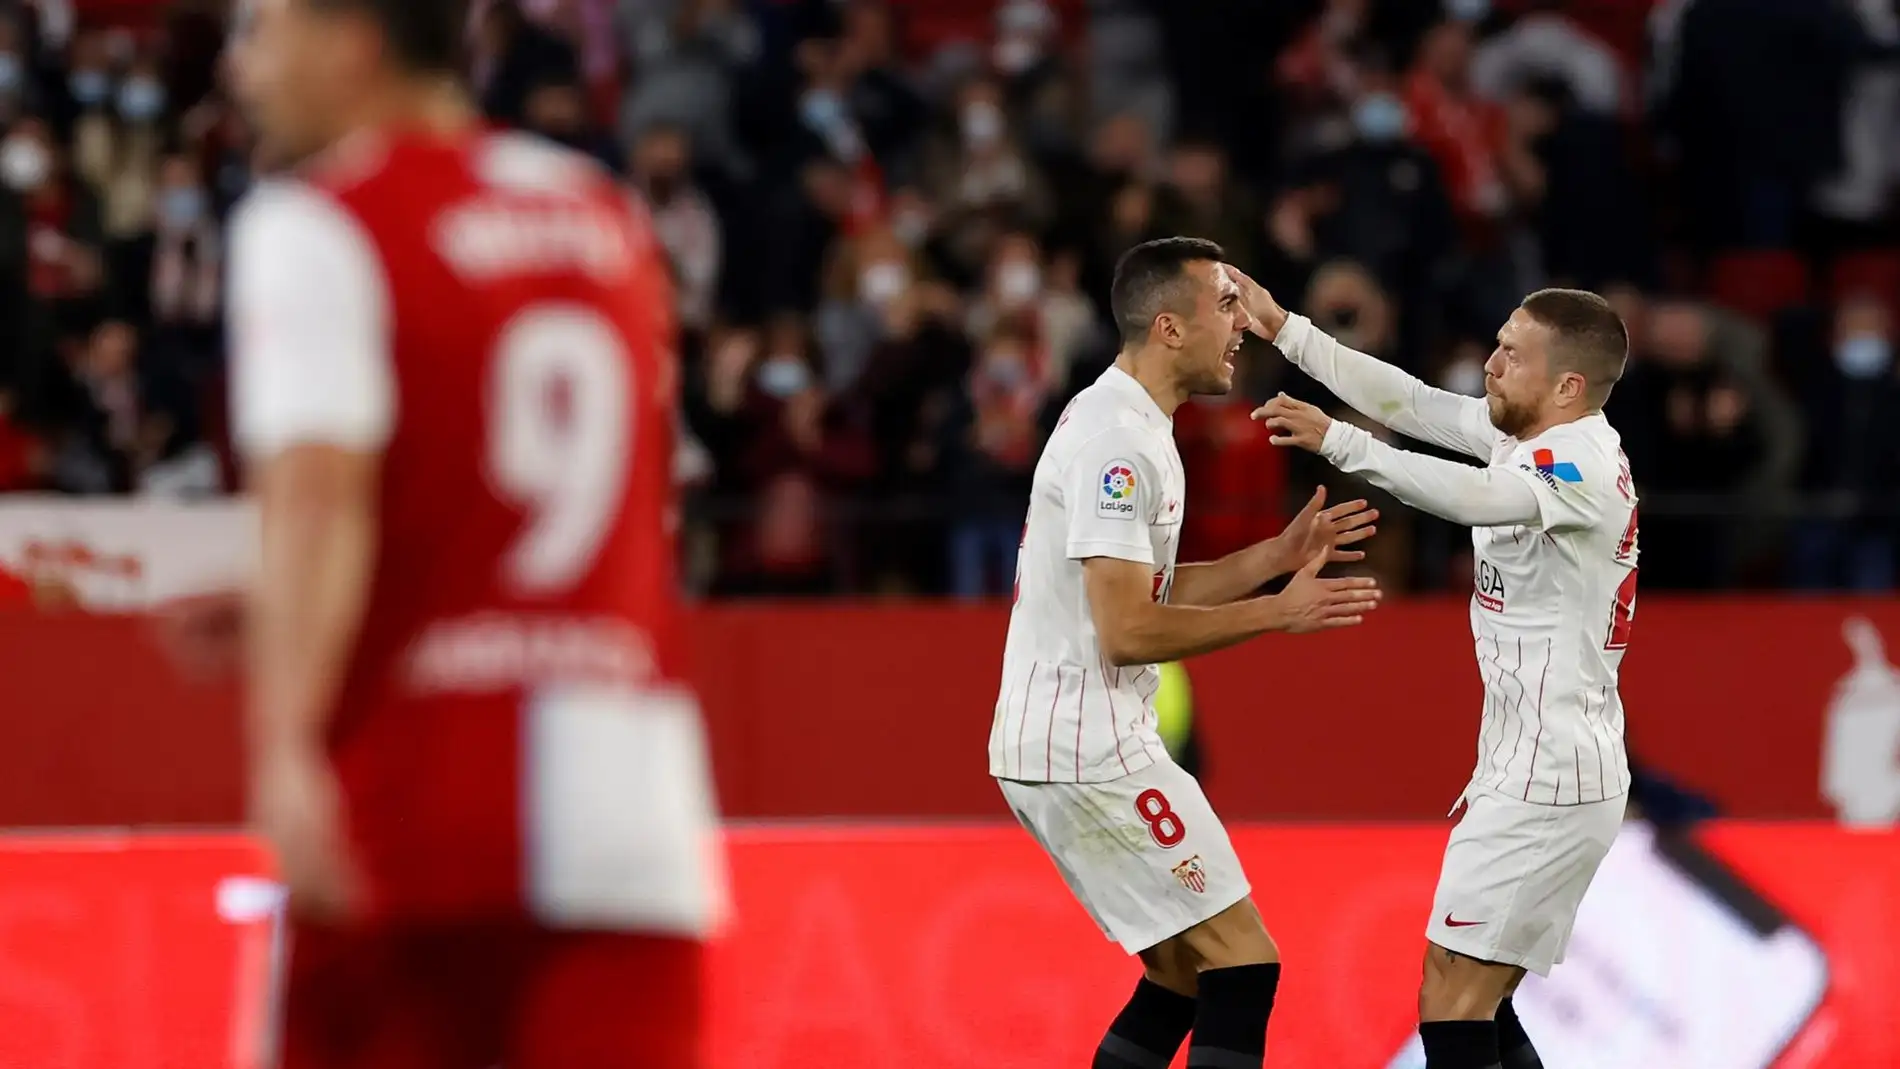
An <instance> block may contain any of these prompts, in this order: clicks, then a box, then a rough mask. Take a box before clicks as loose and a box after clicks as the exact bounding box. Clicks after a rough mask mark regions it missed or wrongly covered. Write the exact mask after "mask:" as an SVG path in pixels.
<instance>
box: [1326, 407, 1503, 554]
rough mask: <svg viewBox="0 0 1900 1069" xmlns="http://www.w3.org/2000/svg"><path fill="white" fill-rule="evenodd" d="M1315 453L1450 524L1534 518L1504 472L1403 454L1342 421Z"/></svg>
mask: <svg viewBox="0 0 1900 1069" xmlns="http://www.w3.org/2000/svg"><path fill="white" fill-rule="evenodd" d="M1320 455H1321V456H1322V457H1324V458H1325V459H1326V460H1327V461H1328V462H1330V463H1331V464H1332V465H1333V466H1334V467H1336V468H1338V469H1339V470H1340V471H1343V472H1345V473H1346V474H1348V475H1363V476H1365V478H1366V480H1367V481H1368V482H1370V483H1372V485H1374V486H1376V487H1378V488H1379V489H1381V490H1384V491H1386V492H1388V493H1390V494H1391V495H1392V496H1394V497H1396V498H1398V499H1399V500H1400V501H1403V502H1405V503H1406V504H1408V505H1410V506H1412V507H1413V508H1417V509H1423V510H1425V511H1426V512H1429V513H1431V514H1432V515H1434V516H1438V517H1440V518H1442V519H1447V520H1450V521H1451V522H1453V523H1458V524H1463V525H1465V526H1467V527H1493V526H1496V525H1499V524H1508V523H1531V522H1532V521H1534V520H1535V519H1536V518H1537V514H1538V513H1537V508H1538V502H1537V498H1536V496H1535V495H1534V494H1533V493H1532V492H1531V491H1530V490H1529V489H1526V488H1525V486H1524V485H1523V483H1522V482H1521V481H1519V479H1518V478H1516V477H1515V476H1514V475H1513V473H1512V472H1511V471H1510V470H1507V469H1502V468H1500V467H1497V466H1492V467H1488V468H1477V467H1473V466H1471V465H1470V464H1462V463H1459V462H1458V461H1455V460H1441V459H1439V458H1438V457H1428V456H1426V455H1425V454H1423V453H1408V452H1406V451H1405V450H1403V449H1397V448H1394V447H1393V446H1390V445H1387V444H1386V443H1384V442H1381V441H1379V440H1378V439H1377V438H1374V437H1373V436H1372V435H1371V434H1368V433H1367V432H1366V431H1365V429H1364V428H1361V427H1355V426H1353V425H1352V424H1350V423H1347V422H1346V421H1344V420H1337V419H1336V420H1334V421H1333V425H1332V426H1331V427H1329V428H1327V430H1326V438H1325V440H1324V441H1322V442H1321V443H1320Z"/></svg>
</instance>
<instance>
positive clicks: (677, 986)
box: [282, 924, 702, 1069]
mask: <svg viewBox="0 0 1900 1069" xmlns="http://www.w3.org/2000/svg"><path fill="white" fill-rule="evenodd" d="M291 940H292V942H291V947H290V965H289V975H288V985H287V991H286V993H285V1007H284V1022H283V1050H282V1055H283V1061H282V1064H283V1067H284V1069H494V1067H495V1066H502V1065H505V1066H506V1067H507V1069H699V1066H700V1065H701V1064H702V1063H701V1058H700V999H701V975H700V969H701V947H700V944H699V943H697V942H693V941H689V940H683V939H669V938H660V937H654V936H643V935H632V934H621V933H609V932H552V931H547V930H544V929H539V928H534V927H531V926H528V925H525V924H523V925H516V926H507V925H484V926H477V925H466V926H442V927H436V928H426V929H425V928H419V927H407V928H402V929H398V930H382V931H374V932H364V931H342V930H334V929H322V928H308V927H298V928H296V929H294V930H293V932H292V935H291Z"/></svg>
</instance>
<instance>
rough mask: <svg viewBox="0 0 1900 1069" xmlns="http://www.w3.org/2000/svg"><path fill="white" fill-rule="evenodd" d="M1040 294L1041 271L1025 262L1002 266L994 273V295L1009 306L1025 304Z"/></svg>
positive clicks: (1017, 261) (1018, 261)
mask: <svg viewBox="0 0 1900 1069" xmlns="http://www.w3.org/2000/svg"><path fill="white" fill-rule="evenodd" d="M1040 292H1042V269H1041V268H1039V267H1037V266H1036V265H1035V264H1032V263H1030V262H1028V261H1027V260H1014V261H1011V262H1010V263H1007V264H1004V265H1003V268H1002V270H1000V271H998V272H997V273H996V295H997V296H998V297H1000V298H1002V299H1003V300H1004V301H1005V302H1007V303H1009V304H1025V303H1027V302H1029V301H1032V300H1034V299H1035V297H1036V294H1038V293H1040Z"/></svg>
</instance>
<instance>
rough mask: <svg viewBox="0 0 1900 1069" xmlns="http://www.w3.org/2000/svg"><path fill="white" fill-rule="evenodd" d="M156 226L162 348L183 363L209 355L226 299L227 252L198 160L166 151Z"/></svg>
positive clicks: (156, 310) (154, 297)
mask: <svg viewBox="0 0 1900 1069" xmlns="http://www.w3.org/2000/svg"><path fill="white" fill-rule="evenodd" d="M157 215H158V218H157V226H156V227H155V229H154V241H153V252H152V285H151V301H152V308H151V312H152V320H153V322H154V324H155V325H156V326H157V328H158V331H159V335H160V336H159V339H158V346H157V347H158V348H160V349H161V351H167V352H168V355H172V356H174V358H176V359H177V360H178V361H179V363H180V364H182V365H186V366H192V365H196V364H198V363H201V362H203V360H204V359H207V358H208V355H209V354H208V352H206V350H208V348H209V345H210V342H211V340H212V339H210V338H209V337H207V336H206V335H207V334H208V332H209V331H210V329H211V328H212V327H213V326H214V325H215V324H216V323H217V321H218V315H219V309H220V308H221V307H222V304H223V252H222V249H221V248H220V245H219V240H218V227H217V221H216V219H214V218H213V217H212V215H211V198H210V197H209V195H208V194H206V192H205V188H204V183H203V180H202V178H201V176H200V175H199V173H198V166H197V163H196V162H195V161H194V160H192V159H191V157H189V156H185V155H182V154H181V155H175V156H170V157H167V158H166V160H165V162H164V163H163V165H161V167H160V170H159V194H158V212H157Z"/></svg>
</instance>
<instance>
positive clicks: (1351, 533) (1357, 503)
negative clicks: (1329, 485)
mask: <svg viewBox="0 0 1900 1069" xmlns="http://www.w3.org/2000/svg"><path fill="white" fill-rule="evenodd" d="M1378 518H1379V510H1378V509H1375V508H1367V507H1366V502H1365V499H1364V498H1360V499H1358V500H1354V501H1348V502H1345V503H1344V504H1340V505H1334V506H1333V507H1332V508H1327V507H1326V488H1325V487H1324V486H1322V487H1320V488H1318V489H1317V490H1314V491H1313V496H1312V497H1311V498H1310V499H1309V500H1308V501H1307V502H1306V507H1305V508H1303V509H1301V510H1300V514H1299V515H1298V516H1295V517H1293V520H1292V522H1290V523H1288V524H1287V525H1286V530H1284V531H1281V532H1280V536H1279V541H1280V545H1281V547H1282V552H1283V553H1284V554H1285V555H1284V556H1283V557H1281V559H1282V560H1284V561H1286V562H1287V564H1286V567H1285V568H1284V569H1283V570H1285V571H1292V570H1293V569H1294V568H1295V567H1298V566H1299V565H1301V564H1304V563H1306V562H1307V561H1309V560H1312V559H1313V555H1314V554H1315V553H1325V554H1326V559H1327V560H1328V561H1331V562H1333V563H1339V564H1347V563H1351V562H1353V561H1360V560H1365V559H1366V554H1365V551H1364V550H1358V549H1345V548H1342V547H1345V546H1350V545H1353V544H1355V543H1358V542H1364V541H1365V540H1366V539H1368V538H1371V537H1372V536H1373V535H1374V534H1377V533H1378V530H1379V529H1378V528H1377V527H1374V526H1373V522H1374V521H1376V520H1377V519H1378Z"/></svg>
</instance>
